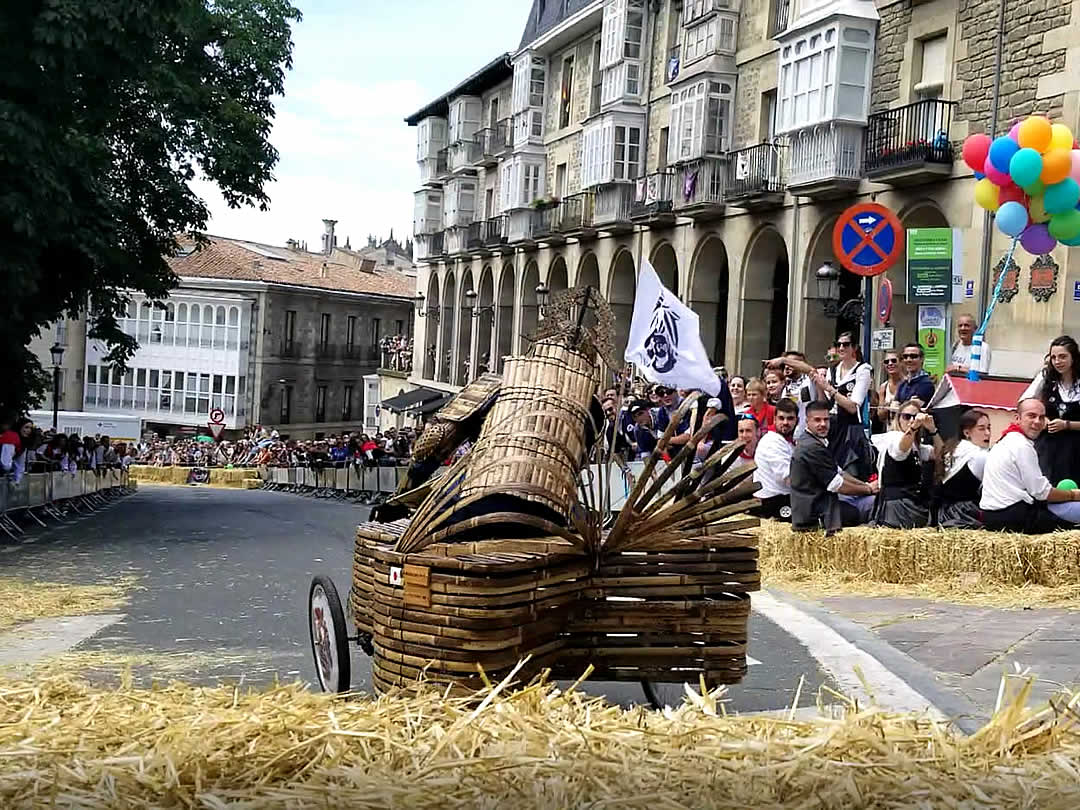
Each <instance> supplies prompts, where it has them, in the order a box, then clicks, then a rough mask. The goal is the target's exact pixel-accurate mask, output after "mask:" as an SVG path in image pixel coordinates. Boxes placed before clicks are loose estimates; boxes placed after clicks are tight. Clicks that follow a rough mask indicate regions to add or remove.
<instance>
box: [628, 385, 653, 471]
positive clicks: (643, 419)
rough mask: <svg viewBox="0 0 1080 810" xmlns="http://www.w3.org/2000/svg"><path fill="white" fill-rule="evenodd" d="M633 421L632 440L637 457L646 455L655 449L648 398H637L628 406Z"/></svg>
mask: <svg viewBox="0 0 1080 810" xmlns="http://www.w3.org/2000/svg"><path fill="white" fill-rule="evenodd" d="M630 418H631V420H632V421H633V427H632V430H631V436H632V441H633V443H634V446H635V447H636V448H637V454H636V457H637V458H641V457H643V456H647V455H649V454H650V453H652V451H653V450H655V449H656V435H655V434H654V433H653V428H652V410H651V408H650V407H649V402H648V400H644V399H639V400H637V401H636V402H634V403H633V404H632V405H631V406H630Z"/></svg>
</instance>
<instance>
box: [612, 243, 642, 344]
mask: <svg viewBox="0 0 1080 810" xmlns="http://www.w3.org/2000/svg"><path fill="white" fill-rule="evenodd" d="M636 290H637V274H636V273H635V272H634V256H633V254H632V253H630V251H628V250H620V251H619V252H618V253H617V254H616V255H615V259H614V260H613V261H612V263H611V278H610V281H609V283H608V294H607V299H608V304H610V306H611V314H612V315H614V316H615V352H614V354H615V362H616V363H622V362H623V356H624V355H625V354H626V344H627V343H628V342H629V340H630V320H631V319H632V318H633V316H634V292H635V291H636Z"/></svg>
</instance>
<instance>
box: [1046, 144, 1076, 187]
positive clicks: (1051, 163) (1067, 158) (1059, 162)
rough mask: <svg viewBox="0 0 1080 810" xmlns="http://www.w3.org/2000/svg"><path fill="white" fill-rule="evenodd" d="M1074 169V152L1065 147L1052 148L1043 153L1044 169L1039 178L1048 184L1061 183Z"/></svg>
mask: <svg viewBox="0 0 1080 810" xmlns="http://www.w3.org/2000/svg"><path fill="white" fill-rule="evenodd" d="M1071 171H1072V152H1071V151H1066V150H1064V149H1051V150H1050V151H1049V152H1047V153H1046V154H1045V155H1043V169H1042V174H1040V175H1039V179H1040V180H1042V181H1043V183H1045V184H1046V185H1048V186H1052V185H1054V183H1060V182H1061V181H1062V180H1064V179H1065V178H1066V177H1068V176H1069V173H1070V172H1071Z"/></svg>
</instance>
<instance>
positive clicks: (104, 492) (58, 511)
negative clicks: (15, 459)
mask: <svg viewBox="0 0 1080 810" xmlns="http://www.w3.org/2000/svg"><path fill="white" fill-rule="evenodd" d="M130 490H131V488H130V482H129V481H128V473H127V471H126V470H118V469H116V470H114V469H109V470H100V471H94V470H78V471H76V472H73V473H70V472H50V473H30V474H28V475H24V476H23V477H22V478H21V479H20V480H19V481H18V483H16V482H15V481H14V479H11V478H0V530H3V531H4V533H5V534H7V535H8V537H10V538H12V539H13V540H17V539H18V537H19V536H20V535H22V534H23V529H22V527H21V526H20V525H19V522H18V521H17V520H16V519H15V518H16V517H18V516H21V515H25V516H28V517H30V518H31V519H33V520H34V521H36V522H37V523H39V524H40V525H42V526H45V525H46V523H45V521H43V520H42V519H41V516H42V515H44V516H46V517H51V518H54V519H56V520H59V521H63V520H64V519H65V518H66V516H67V515H68V514H69V513H70V512H76V513H78V514H83V513H85V512H86V511H93V510H94V509H97V508H98V507H100V506H104V505H105V504H106V503H109V502H110V501H111V500H113V499H114V498H116V497H118V496H119V495H124V494H127V493H128V492H129V491H130Z"/></svg>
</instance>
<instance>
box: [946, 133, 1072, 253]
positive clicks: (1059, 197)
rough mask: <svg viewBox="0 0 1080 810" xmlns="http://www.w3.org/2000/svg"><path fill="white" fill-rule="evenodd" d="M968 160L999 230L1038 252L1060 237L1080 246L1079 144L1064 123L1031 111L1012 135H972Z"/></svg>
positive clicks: (981, 200) (979, 195)
mask: <svg viewBox="0 0 1080 810" xmlns="http://www.w3.org/2000/svg"><path fill="white" fill-rule="evenodd" d="M962 154H963V157H964V162H965V163H967V165H968V166H970V167H971V169H972V171H974V172H975V178H976V180H977V181H978V182H977V183H976V184H975V202H977V203H978V204H979V205H980V206H982V207H983V208H985V209H986V210H987V211H991V212H993V213H994V214H995V217H994V220H995V221H996V222H997V227H998V230H999V231H1001V232H1002V233H1003V234H1005V235H1006V236H1009V237H1011V238H1013V239H1019V240H1020V244H1021V245H1022V246H1023V248H1024V250H1026V251H1027V252H1028V253H1031V254H1033V255H1035V256H1038V255H1040V254H1043V253H1048V252H1049V251H1051V250H1053V249H1054V247H1055V246H1056V245H1057V243H1058V242H1060V243H1061V244H1063V245H1068V246H1069V247H1080V144H1078V143H1077V142H1076V141H1075V140H1074V139H1073V134H1072V132H1071V131H1070V130H1069V128H1068V127H1067V126H1065V124H1052V123H1051V122H1050V120H1049V119H1048V118H1044V117H1043V116H1041V115H1032V116H1029V117H1028V118H1026V119H1024V120H1023V121H1021V122H1019V123H1018V124H1016V125H1014V126H1013V128H1012V129H1011V130H1010V131H1009V134H1008V135H1002V136H1000V137H998V138H994V139H993V140H991V138H990V136H989V135H982V134H978V135H971V136H969V137H968V139H967V140H966V141H964V149H963V153H962Z"/></svg>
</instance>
